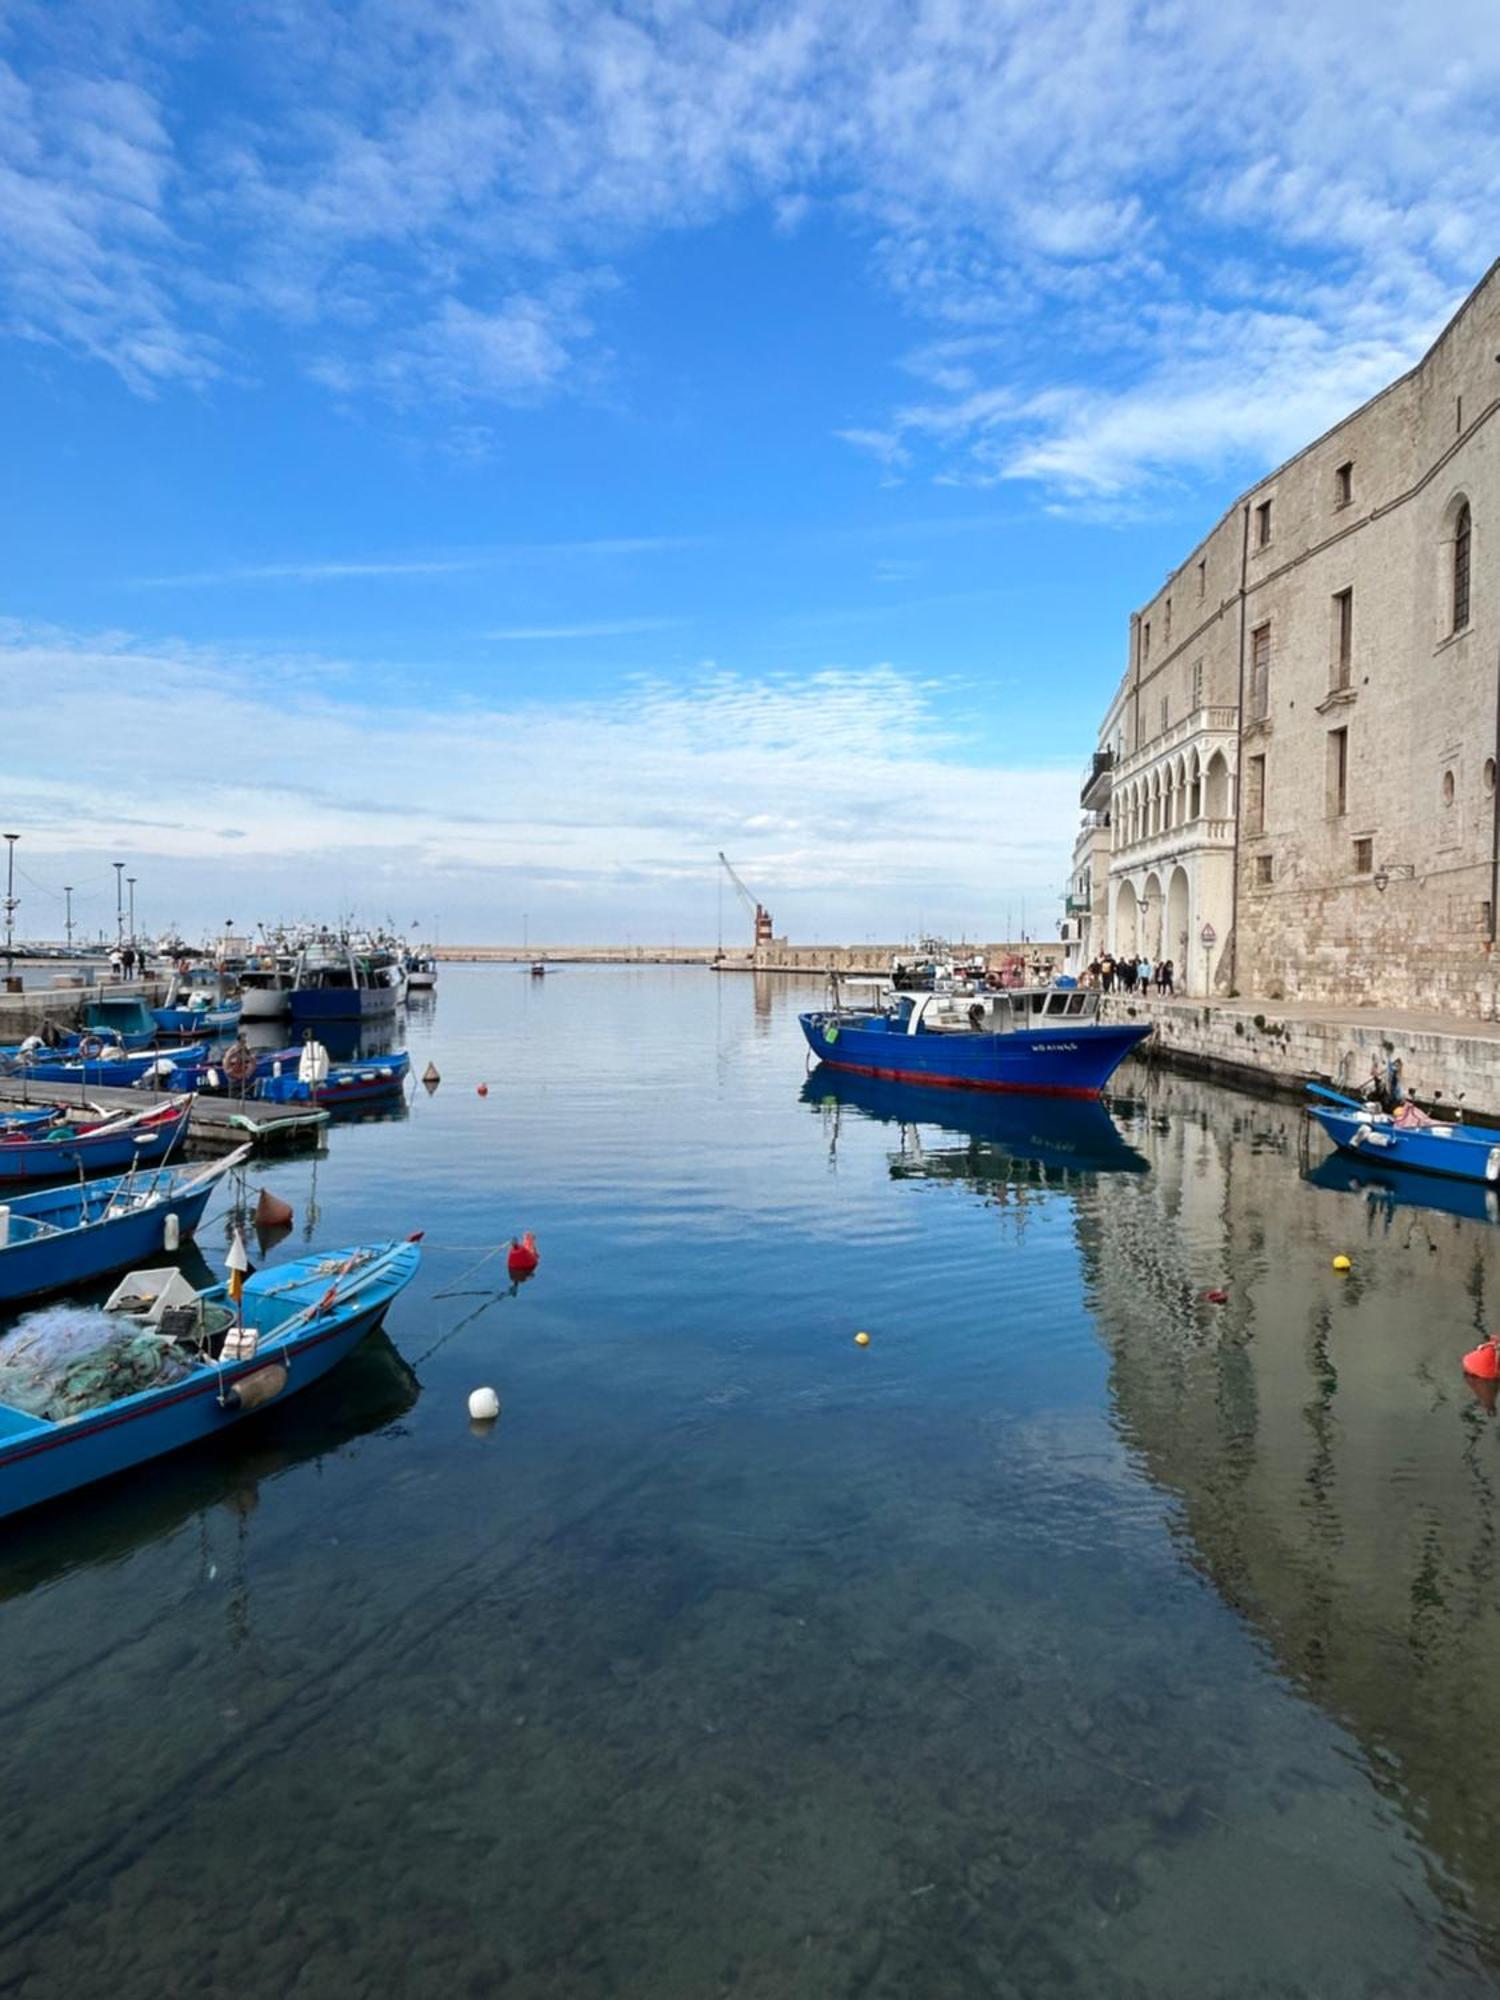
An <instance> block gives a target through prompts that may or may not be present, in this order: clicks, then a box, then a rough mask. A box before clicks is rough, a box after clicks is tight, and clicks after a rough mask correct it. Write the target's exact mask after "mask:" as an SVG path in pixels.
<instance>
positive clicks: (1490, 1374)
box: [1464, 1334, 1500, 1382]
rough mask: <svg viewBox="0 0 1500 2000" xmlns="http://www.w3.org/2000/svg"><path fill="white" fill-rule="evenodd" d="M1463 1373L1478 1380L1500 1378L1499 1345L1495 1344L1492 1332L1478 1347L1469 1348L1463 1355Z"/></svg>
mask: <svg viewBox="0 0 1500 2000" xmlns="http://www.w3.org/2000/svg"><path fill="white" fill-rule="evenodd" d="M1464 1373H1465V1375H1472V1376H1474V1377H1475V1378H1476V1379H1477V1380H1478V1381H1480V1382H1494V1381H1497V1380H1500V1345H1497V1344H1496V1340H1495V1336H1494V1334H1491V1335H1490V1337H1489V1339H1488V1340H1486V1341H1482V1342H1481V1343H1480V1345H1479V1346H1478V1347H1471V1348H1470V1349H1469V1351H1468V1353H1467V1354H1466V1355H1465V1356H1464Z"/></svg>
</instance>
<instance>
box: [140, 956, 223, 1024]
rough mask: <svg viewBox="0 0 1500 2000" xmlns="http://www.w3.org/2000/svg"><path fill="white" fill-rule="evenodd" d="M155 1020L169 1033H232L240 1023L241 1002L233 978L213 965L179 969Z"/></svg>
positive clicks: (153, 1010) (155, 1014) (156, 1011)
mask: <svg viewBox="0 0 1500 2000" xmlns="http://www.w3.org/2000/svg"><path fill="white" fill-rule="evenodd" d="M151 1015H152V1019H153V1020H154V1021H155V1022H156V1025H157V1027H158V1029H159V1030H160V1031H161V1032H162V1033H163V1034H165V1035H187V1036H198V1035H224V1034H230V1035H232V1034H233V1033H234V1031H235V1029H236V1028H237V1027H238V1026H239V1019H240V1002H239V994H238V990H237V988H236V986H235V983H234V981H233V979H232V978H231V977H230V976H229V975H227V974H226V973H224V972H222V971H220V970H219V969H218V968H216V967H214V966H211V965H195V966H189V967H188V968H187V969H186V970H185V971H179V972H175V973H173V975H172V983H171V985H170V986H169V987H168V988H167V997H166V1000H165V1002H164V1004H163V1005H162V1006H160V1007H153V1008H152V1009H151Z"/></svg>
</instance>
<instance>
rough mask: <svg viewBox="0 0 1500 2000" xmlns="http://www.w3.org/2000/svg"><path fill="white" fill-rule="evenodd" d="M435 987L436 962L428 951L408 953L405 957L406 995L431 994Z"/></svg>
mask: <svg viewBox="0 0 1500 2000" xmlns="http://www.w3.org/2000/svg"><path fill="white" fill-rule="evenodd" d="M436 987H437V960H436V959H435V958H434V957H433V955H432V953H431V952H430V951H413V952H408V953H407V956H406V990H407V992H408V993H431V992H433V991H434V990H435V989H436Z"/></svg>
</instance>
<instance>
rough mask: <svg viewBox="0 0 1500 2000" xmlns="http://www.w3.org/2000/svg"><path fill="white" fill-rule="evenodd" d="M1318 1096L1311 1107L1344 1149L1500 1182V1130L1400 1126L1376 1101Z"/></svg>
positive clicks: (1376, 1160)
mask: <svg viewBox="0 0 1500 2000" xmlns="http://www.w3.org/2000/svg"><path fill="white" fill-rule="evenodd" d="M1316 1094H1317V1096H1318V1097H1319V1098H1320V1099H1323V1100H1325V1101H1323V1102H1320V1103H1316V1104H1310V1105H1309V1106H1308V1110H1309V1111H1311V1113H1312V1115H1313V1117H1314V1118H1316V1119H1317V1121H1318V1123H1319V1124H1320V1125H1321V1126H1322V1128H1323V1130H1324V1131H1325V1132H1326V1133H1327V1134H1328V1136H1329V1138H1330V1139H1332V1141H1333V1143H1334V1144H1335V1145H1336V1146H1337V1147H1338V1148H1339V1150H1340V1152H1342V1153H1347V1154H1349V1155H1351V1156H1352V1157H1354V1158H1357V1159H1360V1160H1365V1161H1369V1162H1370V1163H1372V1164H1374V1165H1379V1166H1383V1167H1403V1168H1405V1169H1406V1170H1407V1171H1408V1172H1411V1173H1418V1174H1439V1175H1442V1176H1443V1177H1444V1178H1446V1179H1449V1180H1460V1181H1473V1182H1476V1183H1478V1184H1479V1185H1480V1186H1483V1187H1494V1186H1495V1185H1496V1184H1497V1183H1500V1132H1489V1131H1485V1130H1484V1129H1483V1128H1482V1127H1478V1126H1473V1125H1461V1124H1446V1123H1436V1124H1431V1125H1400V1124H1398V1123H1397V1122H1396V1120H1395V1119H1394V1118H1392V1117H1391V1116H1390V1115H1389V1114H1388V1113H1386V1112H1384V1111H1379V1110H1377V1109H1375V1107H1374V1106H1373V1105H1371V1106H1365V1105H1361V1104H1359V1103H1358V1102H1357V1101H1356V1100H1354V1099H1345V1100H1343V1101H1342V1102H1340V1101H1336V1100H1334V1095H1333V1093H1332V1092H1330V1091H1326V1090H1321V1089H1320V1090H1318V1091H1317V1093H1316Z"/></svg>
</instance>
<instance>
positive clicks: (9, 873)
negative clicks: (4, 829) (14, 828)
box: [5, 833, 21, 978]
mask: <svg viewBox="0 0 1500 2000" xmlns="http://www.w3.org/2000/svg"><path fill="white" fill-rule="evenodd" d="M20 838H21V836H20V834H18V833H8V834H7V835H6V836H5V841H6V847H5V972H6V976H7V978H8V977H9V976H10V973H11V970H12V967H11V959H12V957H13V955H14V952H15V945H16V842H17V841H18V840H19V839H20Z"/></svg>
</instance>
